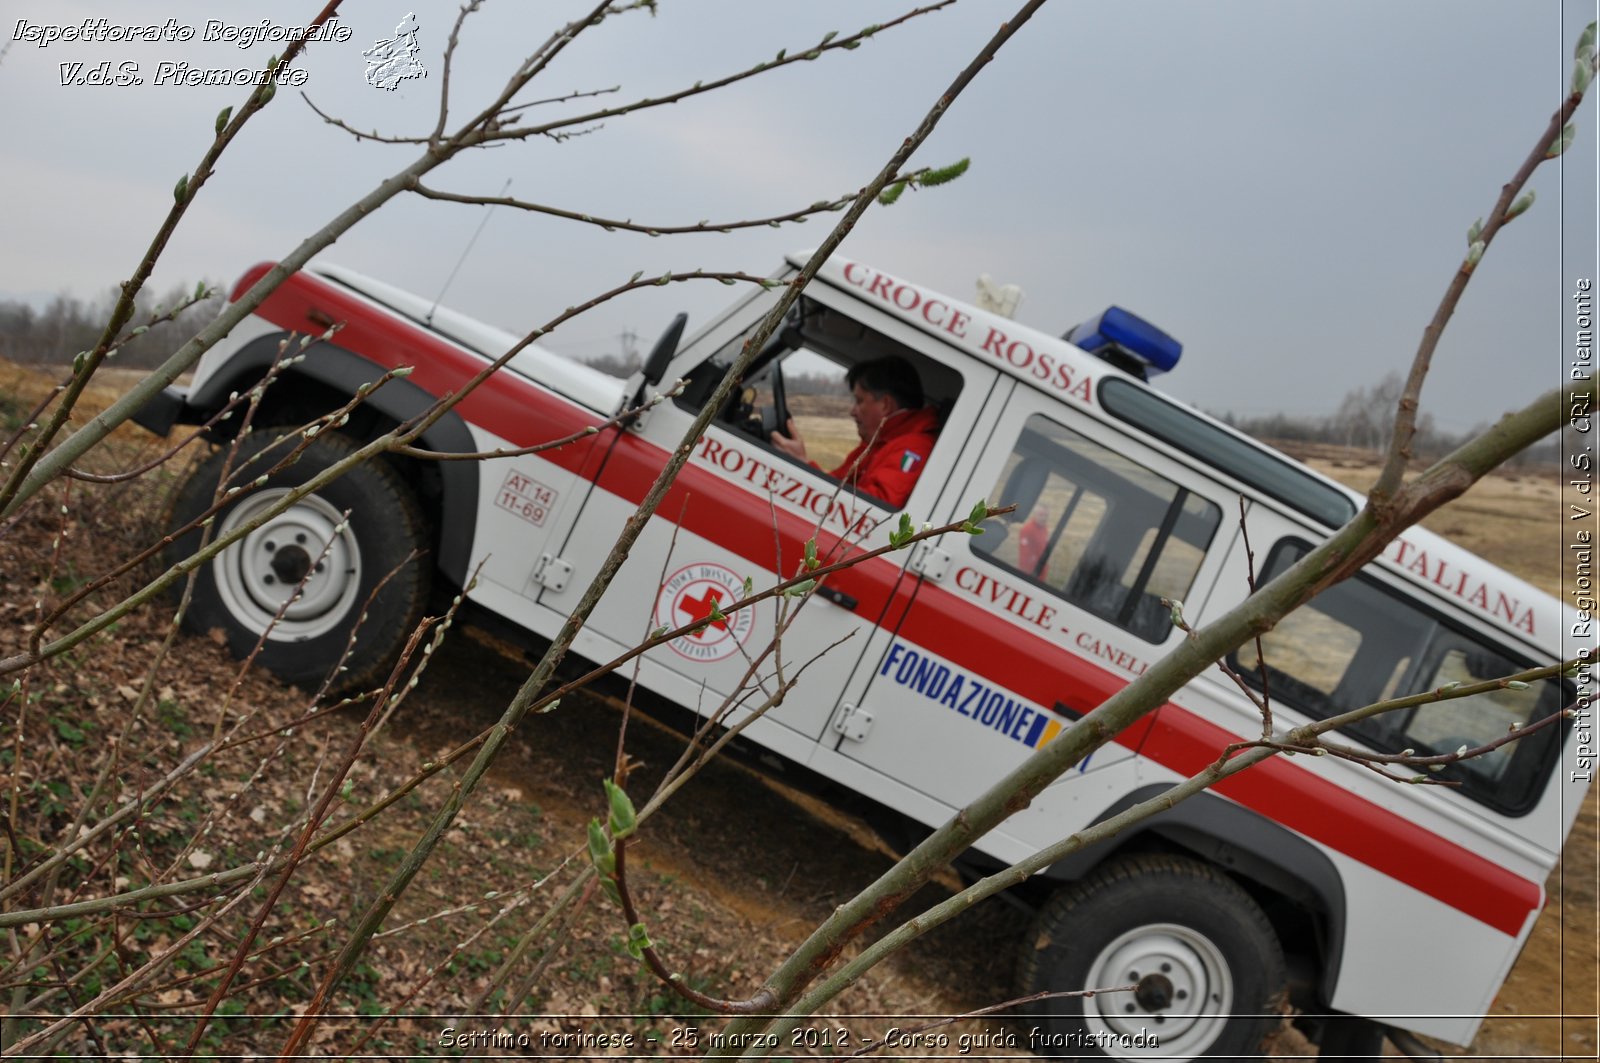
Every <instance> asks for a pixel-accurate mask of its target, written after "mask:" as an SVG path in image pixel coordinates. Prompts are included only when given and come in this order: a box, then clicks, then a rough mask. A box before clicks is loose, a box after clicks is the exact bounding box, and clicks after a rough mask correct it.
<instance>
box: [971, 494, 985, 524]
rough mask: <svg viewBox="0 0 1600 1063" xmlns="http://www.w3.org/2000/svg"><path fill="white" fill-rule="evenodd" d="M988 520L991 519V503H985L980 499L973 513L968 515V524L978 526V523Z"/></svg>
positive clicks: (973, 508)
mask: <svg viewBox="0 0 1600 1063" xmlns="http://www.w3.org/2000/svg"><path fill="white" fill-rule="evenodd" d="M988 519H989V503H987V502H985V501H984V500H983V499H981V498H980V499H978V501H977V503H976V504H975V505H974V506H973V507H972V512H971V513H968V514H967V523H968V524H978V523H981V522H982V521H986V520H988Z"/></svg>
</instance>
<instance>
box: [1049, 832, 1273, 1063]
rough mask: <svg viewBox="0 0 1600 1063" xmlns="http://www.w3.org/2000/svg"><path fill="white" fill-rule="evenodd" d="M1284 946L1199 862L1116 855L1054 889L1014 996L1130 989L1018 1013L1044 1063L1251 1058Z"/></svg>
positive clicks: (1265, 1022)
mask: <svg viewBox="0 0 1600 1063" xmlns="http://www.w3.org/2000/svg"><path fill="white" fill-rule="evenodd" d="M1285 984H1286V978H1285V975H1284V964H1283V950H1282V947H1281V946H1280V945H1279V943H1278V938H1277V935H1276V933H1275V932H1274V931H1273V929H1272V924H1271V923H1270V922H1268V921H1267V917H1266V915H1265V914H1264V913H1263V912H1262V911H1261V908H1260V906H1259V905H1257V904H1256V903H1255V901H1254V900H1253V899H1252V898H1251V897H1250V895H1249V894H1247V893H1246V892H1245V891H1244V890H1243V889H1241V888H1240V887H1239V886H1238V884H1237V883H1235V882H1234V881H1233V880H1232V879H1229V878H1228V877H1227V876H1225V875H1223V874H1222V873H1221V872H1220V871H1217V870H1215V869H1213V868H1212V867H1210V866H1209V865H1206V864H1202V863H1199V862H1197V861H1193V860H1187V859H1182V858H1179V857H1173V856H1166V855H1145V856H1138V857H1133V858H1130V859H1126V860H1118V861H1116V862H1114V863H1111V864H1108V865H1107V866H1105V867H1102V868H1100V869H1098V870H1097V871H1095V872H1094V873H1093V874H1091V875H1089V876H1088V877H1086V878H1085V879H1083V880H1082V881H1080V882H1077V883H1074V884H1073V885H1071V886H1069V887H1067V888H1065V889H1063V890H1061V891H1060V892H1058V893H1057V894H1056V895H1055V896H1054V897H1053V898H1051V900H1050V902H1049V903H1048V904H1046V905H1045V907H1044V908H1043V909H1042V910H1041V911H1040V913H1039V915H1038V918H1037V920H1036V922H1035V924H1034V932H1033V933H1032V934H1031V935H1030V937H1029V939H1028V940H1027V941H1025V942H1024V943H1023V954H1022V957H1021V962H1020V964H1019V967H1018V991H1019V992H1020V993H1022V994H1024V995H1031V994H1034V993H1041V992H1047V991H1058V992H1059V991H1082V990H1092V989H1103V988H1106V987H1110V986H1125V985H1136V986H1138V989H1137V990H1136V991H1134V992H1123V993H1099V994H1097V995H1095V996H1092V997H1060V998H1054V999H1048V1000H1042V1001H1038V1002H1035V1003H1034V1004H1032V1005H1030V1006H1029V1010H1030V1012H1031V1013H1032V1017H1033V1019H1032V1022H1030V1024H1029V1025H1030V1026H1031V1029H1030V1031H1029V1032H1030V1044H1029V1047H1030V1048H1032V1050H1033V1051H1034V1052H1035V1053H1037V1054H1039V1055H1042V1056H1047V1057H1050V1058H1053V1059H1063V1058H1064V1059H1105V1058H1109V1059H1163V1060H1172V1061H1181V1060H1188V1059H1196V1058H1200V1057H1207V1056H1210V1057H1216V1056H1222V1057H1227V1058H1232V1059H1243V1058H1250V1057H1253V1056H1255V1055H1257V1054H1258V1052H1257V1048H1258V1046H1259V1045H1260V1043H1261V1038H1262V1037H1263V1036H1264V1035H1265V1034H1266V1032H1267V1031H1268V1030H1269V1029H1270V1028H1271V1027H1272V1026H1273V1025H1274V1024H1275V1023H1276V1022H1277V1021H1278V1016H1277V1014H1276V1013H1275V1011H1274V1005H1275V1004H1276V1003H1277V1001H1278V999H1279V998H1280V997H1281V995H1282V993H1283V991H1284V987H1285Z"/></svg>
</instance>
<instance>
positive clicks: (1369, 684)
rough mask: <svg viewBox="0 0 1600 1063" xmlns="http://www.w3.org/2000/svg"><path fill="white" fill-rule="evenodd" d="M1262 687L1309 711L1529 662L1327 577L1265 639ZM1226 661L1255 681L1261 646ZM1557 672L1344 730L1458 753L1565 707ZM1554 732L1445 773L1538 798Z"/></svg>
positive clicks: (1388, 747) (1484, 795) (1277, 565)
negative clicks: (1550, 678)
mask: <svg viewBox="0 0 1600 1063" xmlns="http://www.w3.org/2000/svg"><path fill="white" fill-rule="evenodd" d="M1307 550H1308V547H1307V546H1305V545H1304V544H1303V543H1298V542H1292V541H1285V542H1281V543H1279V544H1277V546H1275V547H1274V548H1273V550H1272V553H1271V554H1270V555H1269V556H1268V558H1267V564H1266V566H1265V567H1264V569H1263V571H1262V578H1263V579H1271V578H1272V577H1273V576H1276V575H1277V574H1278V573H1280V572H1282V571H1284V570H1285V569H1287V568H1288V567H1289V566H1290V565H1292V564H1293V563H1294V562H1295V561H1297V560H1299V559H1300V558H1301V557H1303V556H1304V555H1305V554H1306V552H1307ZM1261 644H1262V653H1263V654H1264V656H1265V658H1266V675H1267V680H1266V688H1267V692H1268V694H1269V695H1270V696H1271V697H1272V698H1273V699H1274V700H1279V701H1283V702H1285V703H1287V704H1290V705H1293V706H1294V707H1295V708H1297V709H1300V710H1301V711H1302V712H1305V713H1306V714H1307V715H1310V716H1315V717H1327V716H1333V715H1336V714H1338V713H1341V712H1348V711H1350V710H1351V709H1358V708H1361V707H1362V706H1364V705H1369V704H1372V703H1374V702H1378V701H1384V700H1386V699H1389V698H1394V697H1399V696H1402V695H1404V694H1407V693H1410V692H1414V691H1420V690H1432V689H1434V688H1436V687H1440V686H1443V685H1444V684H1446V683H1452V682H1458V683H1463V684H1467V683H1476V682H1481V681H1483V680H1488V679H1498V678H1500V677H1501V676H1505V675H1509V674H1511V673H1513V672H1517V671H1521V670H1522V669H1524V668H1527V667H1528V664H1527V663H1526V662H1524V661H1521V660H1518V659H1515V658H1513V657H1512V656H1511V655H1509V654H1507V653H1505V652H1503V651H1502V650H1500V649H1497V648H1495V647H1493V646H1491V645H1489V644H1488V643H1487V642H1485V641H1484V640H1482V639H1480V638H1478V637H1476V636H1473V635H1470V634H1468V633H1466V632H1464V631H1460V630H1458V629H1456V628H1455V627H1454V626H1452V625H1450V624H1448V623H1446V622H1445V621H1443V620H1441V619H1440V618H1439V617H1437V616H1435V615H1434V614H1432V613H1430V612H1428V611H1427V610H1425V609H1423V608H1421V607H1420V606H1418V605H1416V604H1414V603H1412V602H1410V601H1408V600H1406V599H1405V598H1404V597H1402V596H1401V595H1398V594H1395V593H1394V592H1392V591H1389V590H1387V589H1385V588H1383V587H1381V586H1379V585H1378V584H1377V583H1374V582H1372V581H1369V580H1366V579H1364V578H1361V577H1357V578H1355V579H1352V580H1347V581H1345V582H1344V583H1341V584H1338V585H1337V586H1334V587H1331V588H1329V589H1328V590H1326V591H1324V592H1322V593H1321V594H1319V595H1318V596H1317V597H1316V598H1314V599H1313V600H1312V601H1311V602H1309V603H1308V604H1306V605H1304V606H1302V607H1301V608H1300V609H1299V610H1297V611H1296V612H1294V613H1291V614H1290V615H1289V616H1287V617H1285V618H1284V620H1283V621H1282V622H1281V623H1280V624H1279V625H1278V626H1277V627H1276V628H1274V629H1273V630H1272V631H1269V632H1268V633H1267V634H1265V635H1263V636H1262V638H1261ZM1229 663H1230V664H1231V665H1232V666H1233V668H1234V670H1235V671H1237V672H1238V673H1239V674H1240V675H1241V676H1243V677H1244V678H1245V680H1246V681H1247V682H1249V683H1250V684H1251V685H1252V686H1254V687H1256V688H1257V689H1260V688H1261V686H1262V681H1261V656H1260V655H1258V654H1257V652H1256V648H1255V645H1254V644H1253V643H1247V644H1245V645H1244V646H1242V647H1241V648H1240V649H1239V650H1238V651H1237V652H1236V653H1234V654H1233V656H1232V657H1230V658H1229ZM1562 698H1563V689H1562V685H1561V684H1560V683H1556V682H1543V683H1536V684H1534V685H1532V686H1530V687H1528V688H1527V689H1526V690H1509V689H1507V690H1496V691H1493V692H1491V693H1487V694H1479V695H1476V696H1474V697H1470V698H1461V699H1458V700H1455V701H1444V702H1438V703H1435V704H1431V705H1420V706H1417V707H1414V708H1411V709H1401V710H1397V711H1395V712H1391V713H1387V714H1384V715H1381V716H1377V717H1374V718H1372V719H1370V720H1364V721H1362V722H1361V723H1359V724H1356V725H1354V726H1352V727H1350V728H1348V729H1347V730H1349V731H1350V733H1351V734H1353V735H1355V736H1356V737H1358V738H1360V739H1361V740H1362V741H1364V742H1366V743H1367V744H1368V745H1371V746H1372V747H1374V748H1375V749H1379V750H1382V751H1384V752H1388V753H1397V752H1399V751H1401V750H1404V749H1415V750H1416V751H1417V752H1418V753H1419V754H1422V755H1428V754H1441V753H1454V752H1455V751H1456V750H1457V749H1460V748H1461V747H1462V746H1469V747H1471V746H1480V745H1485V744H1487V743H1489V742H1492V741H1493V740H1495V739H1496V738H1499V737H1501V736H1503V735H1504V734H1506V732H1507V731H1508V730H1510V729H1511V728H1513V727H1524V726H1526V725H1527V724H1528V723H1530V722H1532V721H1534V720H1538V719H1541V718H1543V717H1545V716H1548V715H1549V714H1551V713H1553V712H1556V711H1557V710H1559V709H1560V707H1561V704H1562ZM1560 734H1561V729H1560V728H1553V729H1547V730H1545V731H1541V732H1540V733H1538V734H1536V735H1534V736H1533V737H1532V738H1529V739H1526V740H1524V741H1521V742H1513V743H1511V744H1509V745H1505V746H1501V747H1500V748H1499V749H1497V750H1495V751H1493V752H1492V753H1489V754H1487V755H1485V756H1482V757H1477V758H1474V759H1472V760H1469V761H1464V762H1462V763H1460V764H1455V765H1451V766H1450V767H1448V768H1446V769H1445V771H1443V772H1441V773H1440V776H1439V778H1440V779H1441V781H1450V782H1455V783H1457V784H1459V785H1460V787H1461V789H1462V791H1463V792H1464V793H1466V794H1467V795H1468V796H1470V797H1472V798H1473V799H1475V800H1477V801H1481V802H1482V803H1484V804H1486V805H1488V806H1489V807H1491V808H1494V809H1495V810H1497V811H1500V812H1505V813H1507V814H1509V815H1520V814H1522V813H1525V812H1527V811H1528V810H1529V809H1531V808H1532V807H1533V803H1534V801H1536V800H1537V798H1538V795H1539V793H1540V792H1541V790H1542V789H1543V785H1544V780H1545V778H1546V776H1548V774H1549V772H1550V770H1551V764H1552V762H1553V760H1554V758H1555V756H1556V750H1557V746H1558V744H1559V738H1560Z"/></svg>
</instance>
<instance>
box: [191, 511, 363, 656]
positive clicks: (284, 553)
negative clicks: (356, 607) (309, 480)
mask: <svg viewBox="0 0 1600 1063" xmlns="http://www.w3.org/2000/svg"><path fill="white" fill-rule="evenodd" d="M288 491H289V489H288V488H281V487H280V488H268V489H265V490H261V491H257V492H255V493H254V494H252V495H251V496H250V497H249V498H246V499H245V500H244V501H243V502H240V503H239V504H238V505H237V506H235V507H234V508H233V510H232V511H231V512H229V513H228V515H227V517H225V518H224V519H223V521H222V523H221V524H220V525H219V526H218V528H217V534H218V535H226V534H228V533H229V532H230V531H232V530H233V529H235V528H238V527H240V526H241V525H243V524H246V523H248V522H249V521H251V520H252V519H254V518H255V517H256V516H257V515H259V514H260V513H261V511H262V510H264V509H266V508H268V507H269V506H271V505H273V504H274V503H275V502H277V501H278V500H279V499H280V498H282V497H283V496H284V495H285V494H287V493H288ZM211 566H212V573H213V574H214V575H215V576H216V581H217V593H218V595H219V596H220V597H221V598H222V602H223V605H225V606H226V607H227V610H228V612H229V613H231V614H232V615H233V617H234V618H235V619H236V620H238V621H239V623H241V624H243V625H244V626H245V627H247V628H249V629H250V630H251V631H253V632H255V633H256V634H258V635H260V634H266V635H267V638H268V639H269V640H271V641H274V642H304V641H305V640H307V639H313V638H316V637H317V636H318V635H324V634H326V633H328V632H329V631H332V630H333V629H334V628H336V627H338V626H339V624H340V623H341V622H342V621H344V620H345V618H346V617H347V616H349V613H350V608H351V606H352V605H353V604H354V603H355V598H356V590H357V588H358V587H359V586H360V584H361V551H360V549H359V548H358V547H357V546H356V540H355V535H354V533H353V532H352V531H351V530H350V525H349V523H348V522H347V521H346V520H345V519H344V514H343V513H341V512H340V511H339V510H337V509H334V508H333V506H331V505H329V504H328V503H327V502H326V501H325V500H323V499H322V498H320V497H318V496H317V495H307V496H306V497H304V498H302V499H301V500H300V501H298V502H296V503H295V504H294V505H292V506H290V507H289V508H288V509H287V510H285V511H284V512H282V513H280V514H278V516H276V517H273V518H272V519H271V520H269V521H267V522H266V523H265V524H263V525H262V526H261V527H259V528H257V529H255V530H254V531H252V532H250V533H248V534H247V535H245V537H244V538H243V539H241V540H239V541H238V542H237V543H235V544H234V545H232V546H230V547H229V548H228V549H226V550H224V551H223V552H222V553H220V554H218V555H217V557H216V558H215V559H214V560H213V561H212V562H211ZM302 577H303V578H302ZM291 598H293V599H294V600H293V601H291V600H290V599H291ZM285 603H287V605H286V604H285ZM280 611H281V613H282V615H281V616H280V615H279V614H280Z"/></svg>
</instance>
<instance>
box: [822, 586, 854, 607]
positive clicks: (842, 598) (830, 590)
mask: <svg viewBox="0 0 1600 1063" xmlns="http://www.w3.org/2000/svg"><path fill="white" fill-rule="evenodd" d="M817 593H818V594H820V595H822V596H823V597H824V598H826V599H828V601H830V602H832V603H833V604H834V605H837V606H838V607H839V608H841V609H854V608H855V607H856V606H857V605H859V604H861V603H859V602H857V601H856V600H855V599H854V598H852V597H851V596H850V595H848V594H846V593H845V592H844V591H841V590H838V589H837V588H834V587H830V586H828V585H827V584H826V583H824V584H823V585H822V586H820V587H818V588H817Z"/></svg>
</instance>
